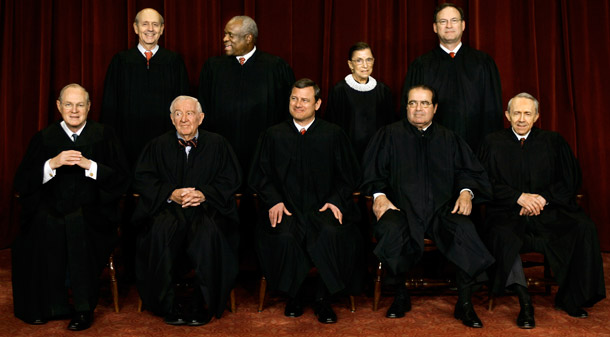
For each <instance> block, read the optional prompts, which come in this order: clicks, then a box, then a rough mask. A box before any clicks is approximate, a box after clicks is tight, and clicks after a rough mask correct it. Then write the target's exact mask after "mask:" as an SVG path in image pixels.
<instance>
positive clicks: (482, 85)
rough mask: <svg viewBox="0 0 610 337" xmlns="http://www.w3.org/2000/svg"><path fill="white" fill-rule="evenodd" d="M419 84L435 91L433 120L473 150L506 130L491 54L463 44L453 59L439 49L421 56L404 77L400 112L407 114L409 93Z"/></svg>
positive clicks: (497, 74)
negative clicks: (494, 132)
mask: <svg viewBox="0 0 610 337" xmlns="http://www.w3.org/2000/svg"><path fill="white" fill-rule="evenodd" d="M418 84H426V85H428V86H430V87H432V88H434V89H435V90H436V93H437V97H438V110H437V111H436V115H435V116H434V121H435V122H436V123H439V124H441V125H443V126H445V127H447V128H448V129H450V130H452V131H453V132H455V133H457V134H458V135H459V136H460V137H462V138H463V139H464V140H465V141H466V143H468V145H469V146H470V148H471V149H473V151H477V149H478V147H479V144H480V143H481V141H482V140H483V138H484V137H485V135H487V134H489V133H491V132H493V131H497V130H500V129H502V128H503V118H504V114H503V113H502V111H503V109H502V88H501V84H500V74H499V73H498V68H497V67H496V63H495V62H494V60H493V59H492V58H491V56H489V55H488V54H486V53H484V52H482V51H479V50H476V49H474V48H470V47H468V46H466V45H464V44H462V47H461V48H460V50H458V52H457V54H455V57H454V58H451V56H449V54H447V53H446V52H445V51H443V50H442V49H441V47H440V46H437V47H436V48H435V49H434V50H432V51H431V52H429V53H427V54H424V55H422V56H420V57H418V58H417V59H416V60H415V61H413V63H411V65H410V66H409V69H408V71H407V76H406V77H405V81H404V84H403V87H402V99H401V111H403V112H404V111H406V103H407V102H406V100H407V99H408V97H407V94H408V92H407V90H408V89H409V88H410V87H411V86H414V85H418Z"/></svg>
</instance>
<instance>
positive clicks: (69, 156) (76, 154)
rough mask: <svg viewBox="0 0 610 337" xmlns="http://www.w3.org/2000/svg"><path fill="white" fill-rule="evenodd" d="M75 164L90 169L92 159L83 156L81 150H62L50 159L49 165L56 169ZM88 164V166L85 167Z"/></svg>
mask: <svg viewBox="0 0 610 337" xmlns="http://www.w3.org/2000/svg"><path fill="white" fill-rule="evenodd" d="M64 165H66V166H74V165H78V166H80V167H82V168H84V169H87V170H88V169H89V167H91V161H89V159H87V158H85V157H83V155H82V154H81V153H80V151H76V150H67V151H61V152H60V153H59V154H58V155H57V156H55V157H53V158H51V160H49V166H51V169H53V170H55V169H57V168H59V167H62V166H64ZM85 166H88V167H85Z"/></svg>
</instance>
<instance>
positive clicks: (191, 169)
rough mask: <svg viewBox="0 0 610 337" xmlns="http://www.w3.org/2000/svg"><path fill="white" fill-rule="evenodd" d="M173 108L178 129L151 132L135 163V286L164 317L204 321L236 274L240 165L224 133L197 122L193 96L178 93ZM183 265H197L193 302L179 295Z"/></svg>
mask: <svg viewBox="0 0 610 337" xmlns="http://www.w3.org/2000/svg"><path fill="white" fill-rule="evenodd" d="M189 114H190V115H189ZM171 116H172V121H173V122H174V125H175V126H176V131H169V132H167V133H165V134H163V135H161V136H159V137H158V138H155V139H154V140H152V141H151V142H150V143H149V144H148V145H147V146H146V147H145V148H144V150H143V151H142V155H141V156H140V158H139V160H138V163H137V165H136V171H135V179H134V184H133V187H134V191H135V192H136V193H138V194H140V199H139V201H138V203H137V206H136V210H135V213H134V220H135V222H136V224H138V225H139V228H138V229H139V235H138V240H137V253H136V278H137V286H138V291H139V293H140V297H141V298H142V303H143V305H144V307H145V308H147V309H149V310H151V311H152V312H154V313H156V314H158V315H165V321H166V323H168V324H172V325H181V324H188V325H202V324H206V323H207V322H209V320H210V318H211V316H212V315H215V316H216V317H217V318H220V317H221V315H222V313H223V311H224V309H225V307H226V304H227V299H228V298H229V294H230V292H231V290H232V289H233V286H234V282H235V277H236V276H237V272H238V265H237V245H238V240H239V236H238V232H237V223H238V217H237V209H236V203H235V198H234V196H233V195H234V193H235V191H236V190H237V188H238V187H239V186H240V184H241V175H240V171H241V170H240V168H239V164H238V163H237V159H236V158H235V155H234V153H233V151H232V150H231V147H230V146H229V144H228V143H227V141H226V140H225V139H224V138H223V137H221V136H219V135H217V134H214V133H210V132H207V131H203V130H198V126H199V125H200V124H201V121H202V120H203V117H204V115H203V112H202V109H201V105H200V104H199V103H198V102H197V100H196V99H195V98H192V97H188V96H180V97H178V98H176V100H175V101H174V103H172V113H171ZM179 139H180V141H179ZM192 139H196V140H195V142H196V143H195V144H191V143H185V141H191V140H192ZM181 143H183V144H184V145H181ZM181 265H187V266H188V267H189V268H188V269H186V270H185V271H188V270H190V268H192V269H194V271H195V281H196V282H195V289H194V295H193V299H192V308H191V309H190V310H189V308H188V306H185V308H184V310H182V303H180V301H179V300H177V299H176V294H175V289H174V286H175V281H176V280H175V277H179V276H182V275H181V273H180V271H181V269H180V266H181ZM182 274H184V273H182ZM174 276H175V277H174ZM201 297H202V298H201ZM202 299H203V300H204V301H205V304H207V310H205V308H204V304H203V302H202ZM189 311H190V312H189Z"/></svg>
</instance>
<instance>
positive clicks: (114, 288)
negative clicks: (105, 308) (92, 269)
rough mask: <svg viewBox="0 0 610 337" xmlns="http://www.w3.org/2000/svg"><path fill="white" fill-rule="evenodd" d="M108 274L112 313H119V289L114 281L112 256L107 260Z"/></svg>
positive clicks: (114, 272)
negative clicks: (112, 306)
mask: <svg viewBox="0 0 610 337" xmlns="http://www.w3.org/2000/svg"><path fill="white" fill-rule="evenodd" d="M108 270H109V271H108V274H110V289H111V290H112V301H113V302H114V312H119V289H118V286H117V281H116V270H115V269H114V254H110V257H109V258H108Z"/></svg>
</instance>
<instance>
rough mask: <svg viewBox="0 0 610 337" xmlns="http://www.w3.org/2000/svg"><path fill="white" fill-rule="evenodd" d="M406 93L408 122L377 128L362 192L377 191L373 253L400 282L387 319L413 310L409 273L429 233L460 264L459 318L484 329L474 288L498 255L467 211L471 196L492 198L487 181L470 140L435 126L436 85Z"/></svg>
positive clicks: (442, 251) (457, 313) (457, 310)
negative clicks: (407, 285) (408, 289)
mask: <svg viewBox="0 0 610 337" xmlns="http://www.w3.org/2000/svg"><path fill="white" fill-rule="evenodd" d="M408 97H409V101H410V104H409V109H408V111H407V119H403V120H401V121H399V122H396V123H393V124H390V125H388V126H386V127H384V128H382V129H381V130H379V131H378V132H377V134H376V135H375V136H374V137H373V139H372V140H371V142H370V144H369V146H368V148H367V150H366V152H365V155H364V163H365V165H364V184H363V186H364V190H365V192H366V193H367V194H373V195H374V196H375V201H374V204H373V210H374V211H375V215H376V217H377V222H376V223H375V224H374V226H373V234H374V235H375V237H376V238H377V241H378V243H377V246H376V247H375V250H374V253H375V255H376V256H377V257H378V258H379V260H380V261H381V262H382V263H383V264H384V265H385V266H386V268H388V269H389V271H390V273H391V274H392V275H394V276H396V279H397V280H398V282H397V284H399V289H398V293H397V295H396V298H395V301H394V303H393V304H392V306H391V307H390V309H388V313H387V315H386V316H387V317H389V318H398V317H402V316H403V315H404V313H405V312H407V311H409V310H410V308H411V305H410V300H409V298H408V294H407V293H406V288H405V287H404V281H405V276H404V274H405V272H407V271H408V270H409V269H411V268H412V267H413V266H414V264H415V263H416V262H417V261H418V260H419V259H420V258H421V256H422V253H423V248H424V237H429V238H431V239H432V240H433V241H434V243H435V244H436V246H437V247H438V250H439V251H440V252H441V253H442V254H443V255H444V256H445V257H446V258H447V259H449V260H450V261H451V262H453V263H454V264H455V265H456V266H457V267H458V274H457V276H458V277H457V284H458V290H459V297H458V304H457V305H456V312H455V315H456V318H461V319H462V321H463V322H464V324H466V325H468V326H471V327H481V326H482V324H481V322H480V320H479V319H478V317H476V314H475V313H474V309H473V308H472V304H471V303H470V290H471V289H470V286H471V285H472V284H473V283H474V281H475V279H477V278H479V280H481V279H482V277H483V276H484V273H483V272H484V270H485V269H486V268H487V267H489V266H490V265H491V264H492V263H493V261H494V260H493V257H492V256H491V254H490V253H489V252H488V250H487V248H486V247H485V245H484V244H483V243H482V242H481V240H480V238H479V236H478V234H477V231H476V229H475V226H474V225H473V223H472V221H471V220H470V219H469V218H468V216H467V215H469V214H470V211H471V208H472V203H471V198H472V194H474V197H475V199H482V198H485V197H487V196H489V194H490V185H489V181H488V179H487V175H486V174H485V171H484V170H483V167H482V166H481V165H480V163H479V162H478V160H477V158H476V157H475V156H474V154H473V153H472V151H471V150H470V148H469V147H468V145H467V144H466V143H465V142H464V141H463V140H462V139H461V138H460V137H459V136H457V135H456V134H455V133H453V132H451V131H450V130H448V129H446V128H444V127H443V126H441V125H439V124H437V123H432V116H433V115H434V110H435V109H436V101H435V99H434V95H433V91H432V89H431V88H429V87H426V86H416V87H414V88H412V89H411V90H410V91H409V96H408ZM424 105H426V106H424ZM377 193H380V194H377ZM383 194H385V195H383ZM458 195H459V197H458ZM456 198H457V201H456ZM475 201H476V200H475Z"/></svg>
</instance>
